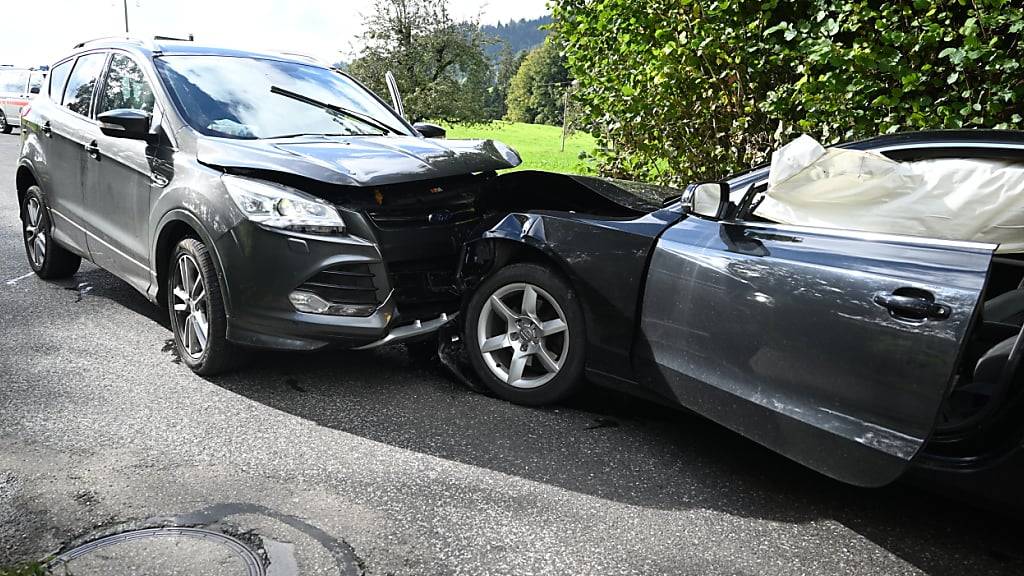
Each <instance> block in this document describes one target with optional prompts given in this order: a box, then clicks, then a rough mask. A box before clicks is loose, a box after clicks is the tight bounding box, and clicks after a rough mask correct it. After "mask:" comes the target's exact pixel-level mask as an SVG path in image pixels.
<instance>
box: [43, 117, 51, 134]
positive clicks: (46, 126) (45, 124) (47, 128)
mask: <svg viewBox="0 0 1024 576" xmlns="http://www.w3.org/2000/svg"><path fill="white" fill-rule="evenodd" d="M42 130H43V136H46V137H47V138H53V127H51V126H50V121H49V120H47V121H46V122H43V127H42Z"/></svg>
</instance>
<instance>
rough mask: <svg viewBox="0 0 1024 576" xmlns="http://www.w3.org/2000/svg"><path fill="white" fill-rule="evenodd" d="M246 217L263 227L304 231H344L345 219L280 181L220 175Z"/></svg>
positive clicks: (331, 209) (314, 198) (331, 207)
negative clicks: (279, 182)
mask: <svg viewBox="0 0 1024 576" xmlns="http://www.w3.org/2000/svg"><path fill="white" fill-rule="evenodd" d="M221 181H223V182H224V187H225V188H227V189H228V194H230V195H231V199H232V200H234V201H235V205H236V206H238V209H239V210H241V211H242V213H243V214H245V216H246V218H248V219H249V220H251V221H253V222H257V223H259V224H262V225H264V226H270V227H272V228H281V229H283V230H291V231H293V232H302V233H304V234H343V233H344V232H345V222H344V221H343V220H342V219H341V215H339V214H338V211H337V210H336V209H335V208H334V206H331V205H330V204H328V203H327V202H325V201H323V200H321V199H319V198H316V197H314V196H310V195H309V194H306V193H304V192H301V191H299V190H296V189H295V188H291V187H288V186H284V185H282V184H275V183H273V182H265V181H262V180H251V179H249V178H241V177H238V176H228V175H224V176H221Z"/></svg>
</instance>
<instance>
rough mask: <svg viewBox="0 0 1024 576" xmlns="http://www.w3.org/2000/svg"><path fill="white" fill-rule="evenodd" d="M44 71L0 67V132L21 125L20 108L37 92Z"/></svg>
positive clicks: (7, 131) (41, 83) (6, 131)
mask: <svg viewBox="0 0 1024 576" xmlns="http://www.w3.org/2000/svg"><path fill="white" fill-rule="evenodd" d="M44 78H46V71H45V70H43V69H39V68H15V67H13V66H2V67H0V132H3V133H4V134H10V133H11V130H12V129H13V128H14V127H15V126H19V127H20V126H21V108H22V106H25V105H26V104H28V101H29V98H31V97H32V95H34V94H38V93H39V89H40V87H41V86H42V85H43V79H44Z"/></svg>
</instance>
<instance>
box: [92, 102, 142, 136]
mask: <svg viewBox="0 0 1024 576" xmlns="http://www.w3.org/2000/svg"><path fill="white" fill-rule="evenodd" d="M96 119H97V120H99V121H100V130H101V131H102V132H103V133H104V134H106V135H107V136H112V137H114V138H128V139H131V140H149V126H150V123H151V121H152V115H151V114H150V113H149V112H144V111H142V110H129V109H127V108H120V109H117V110H109V111H107V112H104V113H102V114H100V115H99V116H97V117H96Z"/></svg>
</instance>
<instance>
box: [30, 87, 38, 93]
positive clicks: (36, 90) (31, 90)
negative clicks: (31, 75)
mask: <svg viewBox="0 0 1024 576" xmlns="http://www.w3.org/2000/svg"><path fill="white" fill-rule="evenodd" d="M28 92H29V94H39V86H32V87H31V88H29V89H28Z"/></svg>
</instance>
